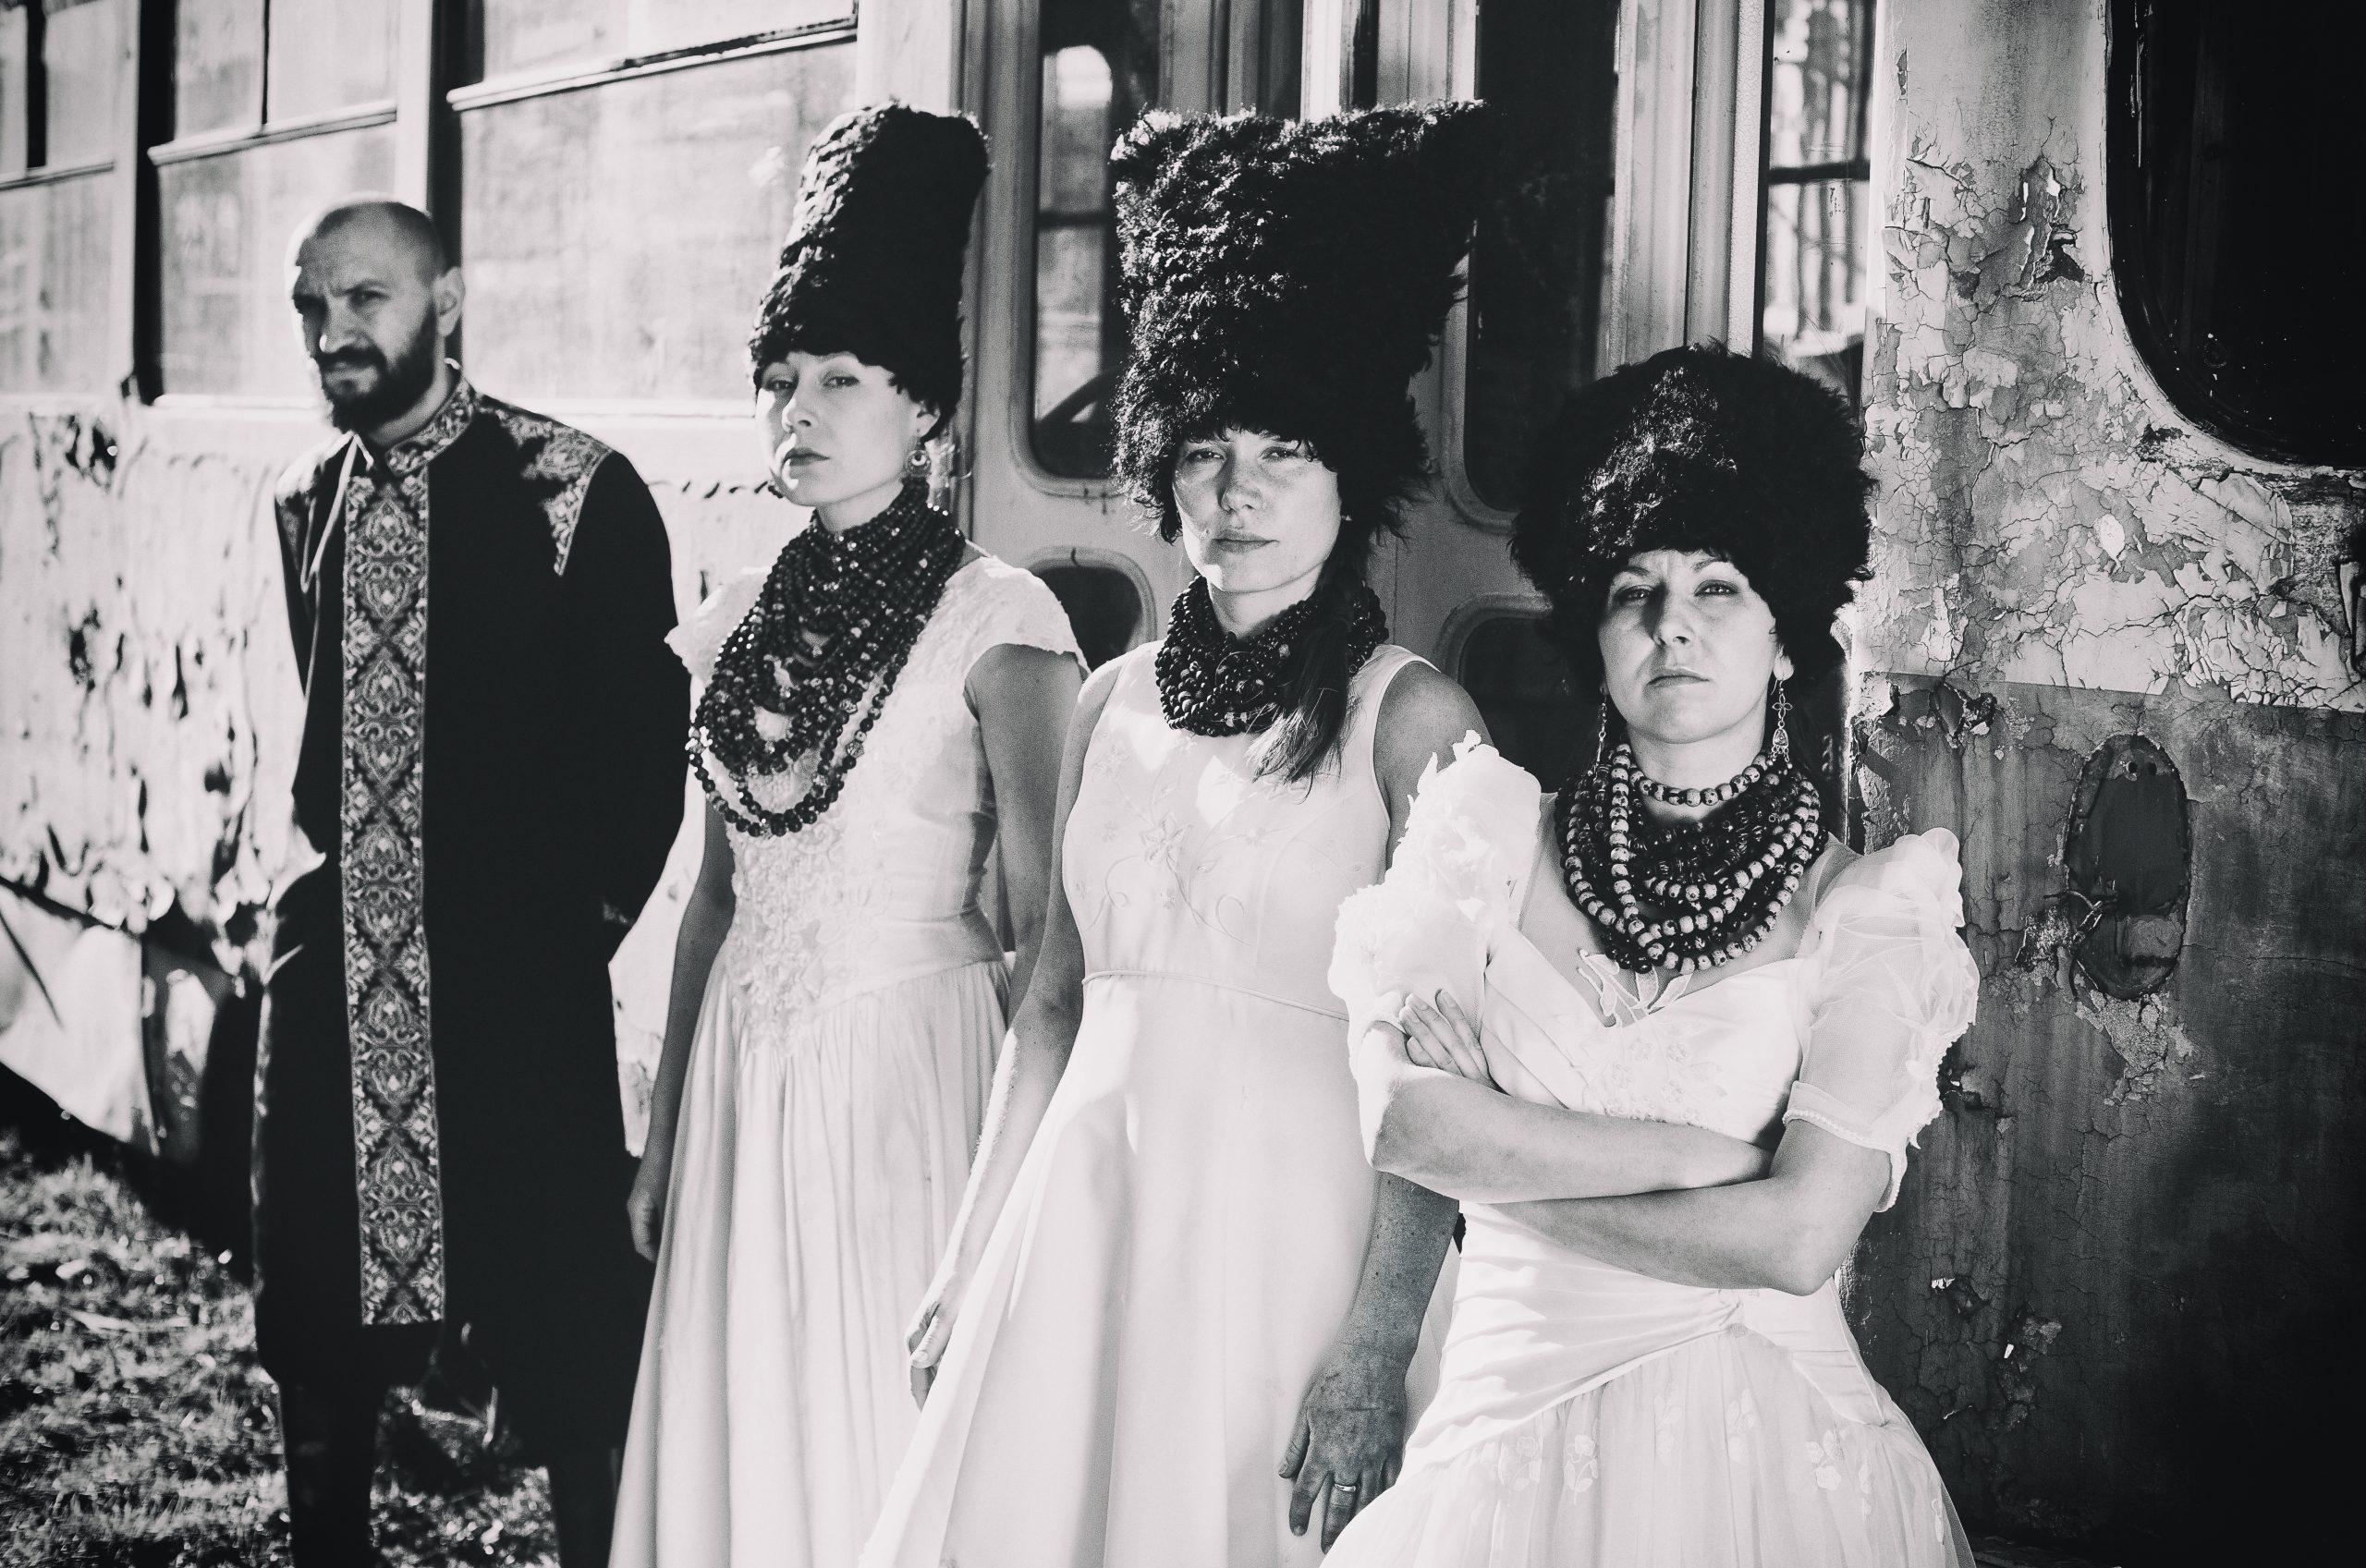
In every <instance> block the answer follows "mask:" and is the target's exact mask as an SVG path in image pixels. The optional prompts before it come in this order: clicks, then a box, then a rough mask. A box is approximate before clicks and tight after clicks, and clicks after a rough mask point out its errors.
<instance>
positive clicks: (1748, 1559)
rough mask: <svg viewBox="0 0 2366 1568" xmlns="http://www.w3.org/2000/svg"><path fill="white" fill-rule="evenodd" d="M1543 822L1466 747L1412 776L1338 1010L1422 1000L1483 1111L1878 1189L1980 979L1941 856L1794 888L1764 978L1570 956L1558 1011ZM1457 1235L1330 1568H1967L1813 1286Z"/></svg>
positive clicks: (1517, 783)
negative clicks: (1383, 1480) (1701, 1138)
mask: <svg viewBox="0 0 2366 1568" xmlns="http://www.w3.org/2000/svg"><path fill="white" fill-rule="evenodd" d="M1542 805H1543V802H1542V801H1541V800H1540V795H1539V791H1538V789H1537V785H1536V781H1535V780H1534V779H1532V778H1531V777H1530V776H1529V775H1528V774H1527V773H1525V772H1521V771H1520V770H1519V769H1518V768H1515V767H1513V766H1512V765H1511V764H1509V763H1508V762H1506V761H1505V760H1503V759H1502V758H1500V757H1498V756H1496V755H1495V753H1494V750H1493V749H1492V748H1486V747H1482V746H1477V745H1475V744H1470V743H1466V749H1465V751H1464V753H1463V755H1462V756H1461V757H1460V758H1459V760H1457V761H1456V762H1455V763H1454V764H1453V766H1451V767H1449V768H1447V769H1445V770H1444V771H1442V772H1437V773H1435V774H1433V776H1432V777H1430V778H1429V779H1427V780H1425V781H1424V783H1423V785H1422V788H1421V795H1420V796H1419V797H1418V799H1417V801H1416V803H1415V806H1414V808H1413V812H1412V816H1411V819H1410V820H1409V824H1408V826H1407V830H1406V834H1405V838H1404V841H1403V843H1402V844H1400V845H1398V848H1397V853H1396V861H1395V863H1394V864H1393V865H1392V866H1391V868H1390V869H1389V873H1388V878H1387V881H1385V882H1384V884H1383V885H1381V886H1379V887H1377V888H1374V889H1372V890H1370V891H1368V892H1366V893H1360V894H1359V895H1357V896H1356V897H1355V898H1352V899H1350V900H1348V903H1347V905H1346V906H1345V907H1343V909H1342V910H1341V912H1340V917H1339V942H1338V949H1337V952H1336V954H1335V959H1334V963H1333V966H1332V971H1331V980H1332V985H1333V986H1334V988H1335V990H1336V991H1338V993H1339V995H1340V996H1341V997H1342V999H1343V1000H1345V1001H1346V1002H1347V1003H1348V1008H1349V1012H1350V1014H1351V1015H1352V1016H1353V1017H1355V1018H1356V1019H1357V1020H1358V1021H1359V1022H1362V1021H1365V1020H1371V1019H1377V1018H1384V1017H1390V1016H1393V1015H1394V1014H1395V1013H1396V1009H1397V1007H1398V1006H1399V1005H1400V1004H1401V1002H1402V999H1403V997H1404V996H1405V995H1406V994H1407V993H1408V992H1415V991H1418V992H1419V993H1420V994H1424V995H1426V994H1429V993H1430V992H1431V991H1433V989H1441V988H1442V989H1445V990H1446V991H1450V992H1452V993H1453V994H1454V995H1455V997H1456V998H1457V1001H1458V1002H1459V1003H1461V1004H1462V1006H1463V1007H1464V1010H1465V1012H1466V1013H1468V1014H1469V1015H1471V1016H1474V1017H1476V1018H1477V1019H1478V1020H1479V1025H1480V1034H1481V1045H1482V1050H1483V1051H1484V1052H1485V1055H1486V1063H1487V1069H1488V1073H1489V1076H1491V1077H1492V1079H1493V1080H1494V1085H1495V1087H1496V1088H1500V1089H1502V1090H1503V1091H1504V1092H1505V1093H1506V1094H1508V1095H1512V1096H1514V1097H1517V1098H1518V1099H1523V1100H1531V1101H1534V1102H1537V1103H1542V1104H1550V1105H1559V1106H1564V1107H1567V1108H1568V1109H1571V1110H1578V1111H1585V1112H1594V1113H1596V1114H1601V1115H1608V1116H1617V1117H1622V1118H1628V1119H1636V1120H1646V1121H1658V1122H1666V1123H1671V1124H1689V1125H1693V1126H1702V1127H1708V1128H1712V1129H1714V1130H1715V1131H1717V1132H1721V1133H1724V1134H1726V1135H1727V1136H1733V1137H1738V1138H1746V1139H1754V1140H1766V1139H1769V1138H1770V1137H1771V1136H1774V1134H1776V1133H1777V1132H1779V1129H1780V1126H1781V1124H1782V1123H1784V1122H1785V1121H1811V1122H1813V1123H1815V1124H1817V1125H1818V1126H1819V1127H1820V1128H1822V1129H1823V1130H1824V1131H1826V1132H1828V1133H1830V1134H1832V1135H1833V1136H1837V1137H1840V1138H1843V1139H1845V1140H1847V1141H1848V1142H1852V1143H1856V1144H1859V1145H1860V1146H1862V1147H1865V1148H1868V1149H1877V1150H1879V1151H1881V1152H1882V1153H1884V1154H1885V1155H1886V1156H1888V1159H1889V1162H1890V1171H1891V1185H1890V1197H1895V1196H1896V1182H1897V1177H1898V1175H1899V1173H1902V1172H1903V1171H1904V1169H1905V1166H1906V1160H1907V1149H1908V1146H1909V1143H1910V1142H1911V1140H1912V1138H1913V1136H1914V1134H1915V1133H1916V1132H1917V1131H1919V1130H1920V1129H1921V1127H1922V1126H1923V1124H1925V1123H1927V1122H1928V1121H1929V1120H1930V1119H1931V1117H1933V1116H1934V1115H1936V1114H1937V1113H1938V1111H1939V1102H1938V1095H1937V1089H1936V1079H1937V1071H1938V1064H1939V1059H1940V1057H1941V1056H1942V1054H1944V1052H1945V1050H1946V1048H1947V1046H1948V1044H1949V1043H1951V1042H1952V1041H1953V1040H1954V1039H1956V1038H1957V1036H1958V1035H1960V1034H1961V1033H1962V1032H1963V1030H1964V1029H1965V1027H1968V1026H1969V1025H1970V1021H1971V1015H1972V1007H1973V1003H1974V999H1975V996H1976V993H1977V989H1978V984H1979V974H1978V971H1977V970H1975V969H1974V968H1973V966H1972V964H1971V959H1970V954H1969V953H1968V952H1967V951H1966V950H1965V948H1964V945H1963V940H1962V938H1961V937H1960V936H1959V935H1957V930H1956V928H1957V925H1958V924H1959V923H1960V919H1961V906H1960V901H1959V898H1958V894H1957V879H1958V875H1959V873H1958V871H1957V865H1956V856H1955V841H1954V840H1953V838H1952V837H1951V836H1949V835H1948V834H1947V833H1945V832H1944V831H1934V832H1932V833H1923V834H1919V835H1911V836H1909V837H1908V838H1906V839H1903V840H1901V841H1900V842H1899V843H1897V844H1896V845H1891V846H1889V847H1888V848H1886V849H1884V850H1881V851H1879V852H1877V853H1875V854H1872V855H1868V856H1866V857H1863V858H1862V859H1860V860H1857V861H1855V863H1854V864H1851V865H1848V866H1846V867H1845V868H1843V869H1839V870H1837V872H1836V873H1835V874H1833V875H1831V876H1829V878H1828V879H1827V880H1826V881H1825V883H1824V885H1823V886H1822V887H1820V888H1817V889H1814V890H1812V891H1804V890H1803V891H1802V893H1801V894H1800V896H1801V897H1802V898H1803V899H1811V900H1812V903H1811V908H1810V915H1811V918H1810V920H1809V932H1808V935H1807V937H1806V939H1805V941H1804V942H1802V944H1801V946H1800V948H1799V952H1798V954H1795V955H1793V956H1791V957H1787V958H1782V959H1777V960H1775V961H1774V962H1770V963H1763V964H1760V965H1758V966H1754V967H1747V968H1738V969H1736V970H1735V971H1734V972H1732V973H1726V974H1720V973H1717V972H1714V971H1712V972H1711V974H1710V975H1709V976H1707V977H1705V978H1704V977H1683V978H1677V979H1673V980H1670V981H1669V982H1668V983H1666V984H1665V985H1664V986H1660V985H1652V984H1649V983H1645V984H1643V985H1641V986H1640V987H1639V986H1638V984H1637V983H1636V982H1637V977H1633V976H1621V975H1620V974H1619V973H1618V972H1617V970H1616V966H1614V965H1612V964H1611V963H1610V961H1609V960H1608V959H1606V958H1604V957H1603V956H1602V955H1600V954H1587V955H1582V956H1581V957H1580V958H1579V964H1580V966H1581V968H1582V970H1584V971H1585V972H1586V974H1587V975H1588V976H1589V977H1590V984H1589V986H1588V987H1587V988H1585V989H1581V988H1580V987H1579V986H1578V985H1577V984H1574V983H1572V981H1571V980H1570V979H1569V978H1567V976H1566V975H1565V974H1564V973H1563V971H1562V970H1561V969H1560V968H1559V967H1558V966H1555V964H1553V963H1552V962H1551V961H1550V960H1549V959H1547V958H1546V957H1545V955H1544V954H1543V952H1541V951H1540V950H1539V949H1538V948H1537V946H1536V945H1535V944H1534V943H1533V942H1531V941H1530V940H1529V938H1528V936H1527V935H1526V933H1525V932H1524V931H1523V930H1521V929H1520V926H1519V919H1520V916H1521V914H1522V912H1523V911H1524V910H1525V909H1527V908H1528V907H1529V902H1530V901H1529V895H1528V889H1529V887H1530V885H1531V881H1532V880H1533V879H1534V878H1535V877H1537V876H1539V875H1543V876H1551V875H1553V874H1554V868H1555V864H1556V861H1555V855H1554V853H1553V849H1554V845H1553V843H1552V839H1551V835H1550V833H1549V829H1550V825H1551V824H1550V818H1549V815H1548V814H1545V813H1543V811H1542V809H1541V807H1542ZM1537 896H1538V897H1540V898H1544V897H1555V896H1559V894H1558V893H1557V892H1555V891H1552V890H1544V891H1540V893H1538V894H1537ZM1887 1201H1888V1199H1887V1198H1884V1205H1886V1203H1887ZM1464 1216H1465V1219H1466V1221H1467V1222H1468V1230H1467V1234H1466V1235H1465V1239H1464V1245H1463V1255H1462V1269H1461V1274H1460V1279H1459V1282H1458V1283H1457V1289H1456V1293H1455V1300H1454V1318H1453V1324H1452V1328H1451V1330H1450V1331H1449V1332H1448V1334H1447V1336H1446V1343H1445V1356H1444V1361H1443V1365H1442V1366H1441V1367H1440V1370H1439V1387H1438V1393H1437V1397H1436V1399H1435V1400H1434V1401H1433V1403H1432V1404H1431V1405H1430V1407H1429V1409H1428V1411H1427V1412H1426V1413H1425V1414H1424V1415H1423V1416H1422V1418H1421V1424H1420V1425H1419V1427H1418V1428H1416V1429H1415V1431H1414V1433H1413V1437H1412V1439H1411V1440H1410V1441H1409V1443H1408V1444H1407V1446H1406V1454H1405V1468H1404V1472H1403V1474H1402V1476H1401V1477H1400V1478H1399V1480H1398V1481H1397V1483H1396V1486H1395V1487H1393V1488H1391V1489H1389V1490H1388V1491H1386V1492H1384V1493H1383V1494H1382V1495H1381V1496H1380V1497H1379V1498H1378V1499H1377V1500H1376V1501H1374V1502H1373V1503H1372V1505H1371V1506H1370V1507H1368V1508H1367V1509H1365V1511H1364V1512H1363V1513H1361V1514H1360V1515H1358V1517H1357V1518H1356V1520H1355V1522H1354V1523H1353V1524H1352V1525H1349V1526H1348V1529H1347V1531H1346V1533H1345V1534H1343V1535H1342V1536H1341V1537H1340V1538H1339V1541H1338V1543H1337V1545H1336V1546H1335V1548H1334V1549H1333V1550H1332V1553H1331V1556H1330V1559H1329V1563H1328V1568H1416V1565H1418V1568H1596V1565H1609V1564H1615V1565H1616V1568H1794V1565H1799V1568H1808V1565H1812V1568H1970V1562H1971V1553H1970V1547H1969V1545H1968V1543H1967V1542H1966V1540H1965V1538H1964V1536H1963V1532H1962V1529H1961V1526H1960V1525H1957V1521H1956V1516H1955V1513H1954V1511H1953V1509H1952V1508H1951V1507H1950V1506H1949V1504H1948V1501H1947V1496H1946V1492H1945V1488H1944V1487H1943V1486H1942V1484H1941V1482H1940V1479H1939V1474H1938V1471H1937V1469H1936V1467H1935V1466H1933V1465H1932V1463H1931V1458H1930V1455H1929V1454H1928V1453H1925V1452H1924V1450H1923V1447H1922V1442H1921V1438H1920V1437H1918V1436H1917V1435H1916V1433H1915V1431H1914V1428H1912V1427H1911V1426H1910V1425H1909V1424H1908V1422H1907V1420H1906V1418H1905V1416H1903V1415H1901V1414H1900V1413H1899V1411H1898V1408H1897V1406H1896V1404H1893V1403H1892V1402H1891V1400H1890V1398H1889V1396H1888V1395H1887V1394H1886V1393H1884V1392H1883V1391H1882V1389H1881V1387H1880V1385H1879V1384H1877V1383H1875V1382H1874V1380H1873V1379H1872V1375H1871V1374H1870V1373H1869V1372H1868V1371H1867V1370H1866V1368H1865V1365H1864V1362H1863V1360H1862V1359H1861V1358H1860V1356H1859V1355H1858V1352H1857V1345H1856V1342H1855V1340H1854V1339H1853V1338H1852V1337H1851V1335H1850V1334H1849V1331H1848V1323H1847V1320H1846V1319H1844V1318H1843V1316H1842V1314H1841V1309H1840V1297H1839V1293H1838V1290H1837V1287H1836V1286H1835V1284H1834V1283H1833V1282H1831V1281H1826V1282H1824V1284H1823V1287H1822V1288H1821V1289H1819V1290H1817V1291H1815V1292H1813V1293H1811V1294H1810V1295H1787V1294H1785V1293H1783V1292H1780V1291H1774V1290H1764V1289H1713V1288H1708V1287H1703V1286H1696V1285H1683V1284H1673V1283H1669V1282H1665V1281H1661V1280H1655V1279H1652V1278H1649V1277H1648V1276H1645V1275H1643V1274H1640V1273H1637V1272H1635V1271H1634V1270H1629V1269H1625V1268H1620V1267H1617V1266H1615V1265H1612V1264H1609V1263H1604V1262H1601V1261H1598V1260H1596V1259H1594V1258H1589V1257H1587V1256H1585V1255H1584V1254H1582V1253H1580V1252H1578V1251H1576V1250H1575V1249H1573V1248H1570V1247H1567V1246H1562V1245H1560V1244H1559V1243H1557V1242H1554V1241H1551V1240H1548V1239H1546V1238H1545V1237H1544V1236H1543V1235H1542V1234H1539V1233H1537V1232H1535V1231H1532V1230H1531V1229H1529V1228H1527V1227H1526V1226H1524V1225H1522V1224H1520V1223H1519V1222H1518V1221H1516V1220H1515V1219H1514V1218H1513V1217H1512V1216H1511V1215H1509V1214H1507V1213H1506V1212H1504V1211H1502V1210H1499V1209H1494V1208H1492V1207H1489V1206H1487V1205H1483V1204H1470V1205H1466V1206H1465V1209H1464Z"/></svg>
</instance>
